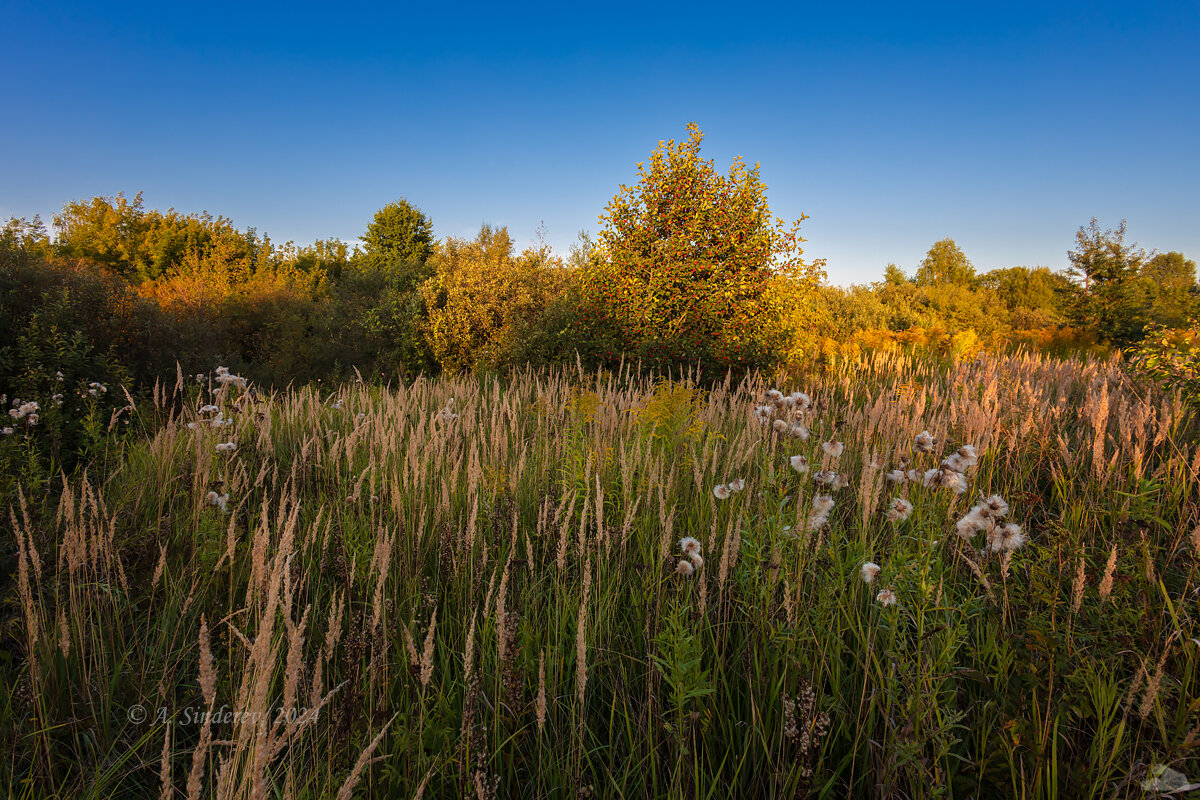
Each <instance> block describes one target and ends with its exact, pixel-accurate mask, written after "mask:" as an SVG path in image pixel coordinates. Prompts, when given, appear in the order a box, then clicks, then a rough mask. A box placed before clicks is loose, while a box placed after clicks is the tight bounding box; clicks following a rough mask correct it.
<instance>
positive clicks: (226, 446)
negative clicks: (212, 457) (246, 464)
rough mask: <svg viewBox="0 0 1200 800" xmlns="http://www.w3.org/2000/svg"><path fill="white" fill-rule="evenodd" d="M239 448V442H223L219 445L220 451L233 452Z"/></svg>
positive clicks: (218, 449)
mask: <svg viewBox="0 0 1200 800" xmlns="http://www.w3.org/2000/svg"><path fill="white" fill-rule="evenodd" d="M234 450H237V442H221V443H219V444H218V445H217V452H218V453H232V452H233V451H234Z"/></svg>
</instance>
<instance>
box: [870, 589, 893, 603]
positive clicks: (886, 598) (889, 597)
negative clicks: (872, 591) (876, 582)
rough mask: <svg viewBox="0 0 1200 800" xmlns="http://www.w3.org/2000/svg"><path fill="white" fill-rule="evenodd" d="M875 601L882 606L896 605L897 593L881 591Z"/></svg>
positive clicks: (888, 590) (886, 590)
mask: <svg viewBox="0 0 1200 800" xmlns="http://www.w3.org/2000/svg"><path fill="white" fill-rule="evenodd" d="M875 600H876V601H878V602H879V604H880V605H882V606H885V607H886V606H894V605H896V593H895V592H893V591H892V590H891V589H880V590H879V594H877V595H875Z"/></svg>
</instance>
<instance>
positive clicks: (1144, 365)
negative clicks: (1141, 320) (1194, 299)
mask: <svg viewBox="0 0 1200 800" xmlns="http://www.w3.org/2000/svg"><path fill="white" fill-rule="evenodd" d="M1126 354H1127V355H1128V356H1129V360H1130V363H1131V364H1132V366H1133V368H1134V369H1135V370H1137V371H1138V372H1140V373H1142V374H1144V375H1146V376H1148V377H1150V378H1151V379H1152V380H1154V381H1155V382H1156V383H1158V384H1160V385H1162V386H1164V387H1166V388H1168V389H1172V390H1174V391H1178V392H1180V393H1181V394H1182V395H1183V396H1184V398H1186V399H1187V401H1188V402H1190V403H1192V404H1193V405H1194V406H1196V407H1197V408H1200V319H1198V318H1193V319H1192V320H1191V324H1190V325H1189V326H1188V327H1186V328H1179V329H1171V328H1167V327H1166V326H1165V325H1147V326H1146V331H1145V336H1144V337H1143V338H1142V340H1141V341H1140V342H1138V343H1137V344H1136V345H1133V346H1131V347H1129V348H1128V349H1127V350H1126Z"/></svg>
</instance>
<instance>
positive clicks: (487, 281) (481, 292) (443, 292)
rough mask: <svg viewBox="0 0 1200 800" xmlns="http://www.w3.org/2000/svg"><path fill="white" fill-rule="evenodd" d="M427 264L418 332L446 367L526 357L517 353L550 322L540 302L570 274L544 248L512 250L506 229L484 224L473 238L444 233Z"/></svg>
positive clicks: (548, 304)
mask: <svg viewBox="0 0 1200 800" xmlns="http://www.w3.org/2000/svg"><path fill="white" fill-rule="evenodd" d="M429 263H430V266H431V268H432V269H433V276H432V277H431V278H430V279H429V280H427V281H426V282H425V283H424V284H423V285H422V286H421V296H422V298H423V299H424V302H425V307H426V309H427V313H428V319H427V322H426V323H425V336H426V339H427V341H428V342H429V347H430V349H431V351H432V353H433V356H434V358H435V359H436V360H437V362H438V364H440V365H441V367H442V369H445V370H449V371H451V372H454V371H460V370H471V369H474V368H475V367H477V366H481V367H498V366H501V365H509V364H513V363H520V362H521V361H522V360H528V359H523V358H521V356H522V355H523V354H524V353H526V352H528V351H527V347H529V346H530V344H531V340H532V339H535V338H536V337H537V333H536V332H538V331H545V330H547V325H548V324H552V323H550V320H549V318H548V316H547V315H548V312H547V309H551V308H552V305H553V304H554V301H555V300H556V298H558V297H559V296H560V295H561V294H562V292H563V290H564V288H565V286H566V281H567V280H568V278H569V277H570V274H569V273H568V272H567V271H566V270H564V269H563V268H562V266H561V264H560V262H558V261H557V260H556V259H552V258H551V257H550V252H549V249H548V248H546V247H542V248H540V249H535V248H529V249H527V250H525V251H524V252H523V253H521V254H520V255H514V254H513V241H512V238H511V237H510V236H509V235H508V229H507V228H492V227H491V226H490V225H483V226H482V227H481V228H480V230H479V233H478V234H477V235H476V237H475V239H474V240H473V241H466V240H464V239H458V238H455V237H448V238H447V239H446V240H445V241H444V242H441V243H439V244H438V246H437V248H436V250H435V252H434V255H433V256H432V258H431V259H430V262H429ZM547 344H548V343H547V342H545V341H542V342H540V343H535V344H533V345H532V346H533V347H539V346H541V347H545V346H546V345H547ZM535 352H536V351H535ZM530 355H533V354H530Z"/></svg>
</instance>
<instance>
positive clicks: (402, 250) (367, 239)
mask: <svg viewBox="0 0 1200 800" xmlns="http://www.w3.org/2000/svg"><path fill="white" fill-rule="evenodd" d="M359 238H361V239H362V241H363V245H364V252H363V253H362V255H361V256H360V257H359V263H360V266H362V267H365V268H367V269H377V270H381V271H383V272H384V273H386V274H388V275H389V276H392V277H393V278H395V279H396V280H397V285H398V286H399V287H400V288H401V289H402V290H403V291H411V290H413V289H416V287H417V285H418V284H419V283H420V282H421V281H423V280H424V279H425V278H427V277H428V276H429V274H430V273H429V271H428V270H427V269H426V267H425V262H427V261H428V260H429V256H430V255H432V254H433V223H432V222H430V220H429V217H427V216H426V215H425V213H424V212H422V211H421V209H419V208H417V207H416V206H414V205H412V204H411V203H409V202H408V201H407V200H404V199H400V200H397V201H396V202H394V203H388V204H387V205H386V206H384V207H383V208H381V209H379V211H377V212H375V219H374V221H372V222H371V224H370V225H368V226H367V231H366V233H364V234H363V235H362V236H361V237H359Z"/></svg>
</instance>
